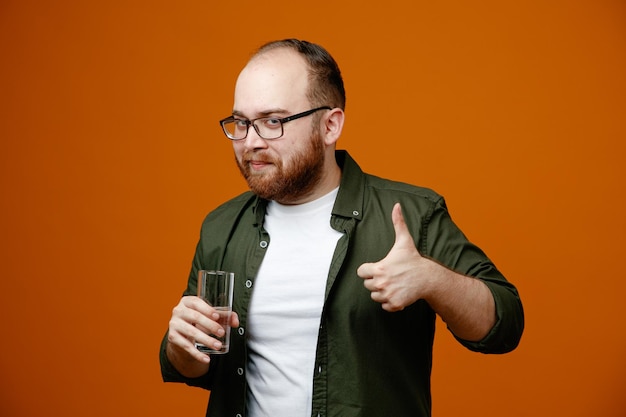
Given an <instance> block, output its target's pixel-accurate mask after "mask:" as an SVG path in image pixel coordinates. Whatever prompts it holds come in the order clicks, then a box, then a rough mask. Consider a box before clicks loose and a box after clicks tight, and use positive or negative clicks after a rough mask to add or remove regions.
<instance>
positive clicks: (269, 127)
mask: <svg viewBox="0 0 626 417" xmlns="http://www.w3.org/2000/svg"><path fill="white" fill-rule="evenodd" d="M320 110H332V108H331V107H328V106H322V107H316V108H314V109H311V110H307V111H304V112H302V113H298V114H294V115H292V116H288V117H283V118H282V119H279V118H276V117H260V118H258V119H252V120H248V119H237V118H235V117H234V116H230V117H227V118H225V119H222V120H220V125H221V126H222V129H223V130H224V134H225V135H226V137H227V138H228V139H230V140H241V139H245V138H246V136H248V130H249V129H250V126H253V127H254V130H256V133H257V134H258V135H259V136H260V137H261V138H262V139H278V138H280V137H281V136H282V135H283V125H284V124H285V123H287V122H290V121H292V120H296V119H299V118H301V117H306V116H309V115H311V114H313V113H315V112H316V111H320Z"/></svg>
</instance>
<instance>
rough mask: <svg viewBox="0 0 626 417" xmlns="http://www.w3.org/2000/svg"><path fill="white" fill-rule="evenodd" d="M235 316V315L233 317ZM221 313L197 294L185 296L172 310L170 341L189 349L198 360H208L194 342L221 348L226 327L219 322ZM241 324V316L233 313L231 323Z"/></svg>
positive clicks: (186, 349)
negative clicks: (221, 339)
mask: <svg viewBox="0 0 626 417" xmlns="http://www.w3.org/2000/svg"><path fill="white" fill-rule="evenodd" d="M233 316H234V317H233ZM218 319H219V314H218V313H217V312H216V311H215V310H214V309H213V308H212V307H211V306H209V305H208V304H207V303H205V302H204V301H203V300H201V299H200V298H198V297H195V296H187V297H183V298H182V299H181V300H180V302H179V303H178V305H177V306H176V307H174V309H173V311H172V318H171V320H170V327H169V342H170V343H172V344H174V345H176V346H178V347H179V348H181V349H183V350H185V351H187V352H188V353H189V354H190V355H192V356H193V357H195V358H197V359H198V360H202V361H206V359H207V356H206V355H205V354H203V353H201V352H199V351H198V350H197V349H196V348H195V345H194V343H195V342H198V343H201V344H203V345H205V346H209V347H211V348H214V349H220V348H221V347H222V344H221V342H220V341H219V340H217V339H215V338H213V337H211V336H209V335H215V336H218V337H221V336H223V335H224V328H223V327H222V326H221V325H220V324H219V323H218V322H217V320H218ZM232 323H236V325H237V326H238V325H239V318H238V317H237V315H236V314H231V325H232Z"/></svg>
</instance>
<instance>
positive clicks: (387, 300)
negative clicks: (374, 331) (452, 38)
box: [357, 203, 440, 311]
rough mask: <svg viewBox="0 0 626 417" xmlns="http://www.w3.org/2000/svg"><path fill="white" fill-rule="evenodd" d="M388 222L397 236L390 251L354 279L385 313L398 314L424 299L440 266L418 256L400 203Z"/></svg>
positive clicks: (369, 264) (364, 266) (364, 267)
mask: <svg viewBox="0 0 626 417" xmlns="http://www.w3.org/2000/svg"><path fill="white" fill-rule="evenodd" d="M391 221H392V222H393V227H394V230H395V232H396V240H395V243H394V245H393V247H392V248H391V250H390V251H389V253H388V254H387V256H385V257H384V258H383V259H381V260H380V261H378V262H374V263H364V264H362V265H361V266H360V267H359V268H358V269H357V275H358V276H359V277H361V278H363V280H364V285H365V288H367V289H368V290H370V291H371V293H372V300H374V301H376V302H378V303H381V304H382V307H383V309H384V310H387V311H399V310H402V309H404V308H405V307H407V306H409V305H411V304H413V303H414V302H415V301H417V300H419V299H421V298H426V293H427V290H428V288H429V285H430V284H431V283H432V280H433V279H434V278H435V277H434V274H436V273H437V270H438V269H439V268H440V266H439V265H438V264H436V263H435V262H433V261H432V260H430V259H427V258H424V257H423V256H422V255H420V253H419V252H418V250H417V248H416V247H415V243H414V241H413V237H412V236H411V233H410V232H409V229H408V227H407V225H406V222H405V221H404V216H403V215H402V208H401V207H400V203H396V205H395V206H394V207H393V211H392V213H391Z"/></svg>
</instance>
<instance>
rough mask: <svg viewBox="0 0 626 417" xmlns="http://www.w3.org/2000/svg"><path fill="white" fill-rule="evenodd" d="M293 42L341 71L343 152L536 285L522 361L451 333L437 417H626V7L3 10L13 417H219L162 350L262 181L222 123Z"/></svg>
mask: <svg viewBox="0 0 626 417" xmlns="http://www.w3.org/2000/svg"><path fill="white" fill-rule="evenodd" d="M284 37H299V38H304V39H308V40H311V41H315V42H318V43H321V44H322V45H324V46H325V47H326V48H327V49H328V50H329V51H330V52H331V53H332V54H333V55H334V56H335V57H336V59H337V60H338V62H339V63H340V66H341V67H342V70H343V74H344V78H345V82H346V88H347V92H348V102H347V126H346V128H345V131H344V135H343V137H342V139H341V140H340V147H341V148H346V149H348V150H350V152H351V153H352V155H353V156H354V157H355V158H356V159H357V161H359V163H360V164H361V166H362V167H363V168H364V169H365V170H366V171H368V172H371V173H374V174H377V175H381V176H385V177H391V178H394V179H399V180H403V181H407V182H411V183H415V184H419V185H424V186H428V187H432V188H434V189H436V190H437V191H438V192H440V193H441V194H443V195H444V196H445V197H446V199H447V201H448V204H449V206H450V208H451V213H452V215H453V218H454V219H455V220H456V221H457V223H459V225H460V226H461V228H462V229H463V230H464V231H465V232H466V234H467V235H468V236H469V237H470V238H471V239H472V240H474V241H475V242H476V243H478V244H479V245H480V246H481V247H483V249H485V250H486V252H487V253H488V254H489V255H490V256H491V257H492V259H493V260H494V261H495V262H496V264H497V265H498V266H499V267H500V269H501V270H502V271H503V272H504V273H505V275H507V277H508V278H509V279H510V280H512V281H513V282H514V283H515V284H516V285H517V286H518V288H519V290H520V292H521V294H522V297H523V301H524V303H525V308H526V318H527V327H526V332H525V335H524V337H523V339H522V343H521V345H520V346H519V348H518V349H517V350H516V351H515V352H513V353H511V354H508V355H504V356H485V355H480V354H476V353H471V352H469V351H466V350H464V349H463V348H462V347H461V346H460V345H458V344H457V343H456V342H455V341H454V340H453V338H452V337H451V335H450V334H449V333H448V332H447V331H445V329H444V326H439V332H438V334H437V337H436V342H435V344H436V346H435V356H434V371H433V400H434V411H433V416H434V417H447V416H450V417H451V416H458V415H463V416H466V417H470V416H481V417H488V416H493V417H496V416H498V417H499V416H555V415H563V416H570V417H588V416H608V417H623V416H624V415H625V414H624V413H626V400H625V399H624V398H626V397H624V387H625V386H626V358H625V353H626V335H625V333H624V331H625V330H626V329H625V326H624V324H623V319H624V313H623V305H624V299H623V298H624V296H623V294H624V291H625V290H626V280H625V273H624V267H623V265H622V261H623V259H624V254H623V251H624V248H625V245H624V243H625V238H624V236H625V233H626V224H625V220H624V216H625V213H626V197H625V192H624V191H625V187H624V173H625V168H624V165H625V163H626V161H625V156H626V152H625V148H626V146H625V145H624V142H625V139H626V123H625V117H624V115H625V114H626V3H624V2H623V1H619V0H614V1H609V0H595V1H580V0H579V1H576V0H562V1H544V0H531V1H524V2H501V1H496V0H488V1H466V2H459V1H452V2H426V1H420V2H413V1H408V0H406V1H402V0H387V1H384V2H371V3H368V2H356V1H355V2H306V3H298V2H294V1H289V2H286V1H283V0H278V1H276V2H271V3H267V4H264V3H263V4H262V5H261V4H260V3H259V2H252V1H245V0H242V1H240V2H235V3H233V2H217V1H184V2H178V3H173V2H170V1H167V2H166V1H161V0H158V1H147V0H146V1H138V0H133V1H112V2H83V1H58V2H47V1H27V0H25V1H17V0H3V1H0V60H1V61H0V63H1V65H0V106H1V107H0V139H1V141H0V163H1V166H0V169H1V174H0V175H1V176H0V191H1V196H2V197H1V203H0V236H1V243H2V247H1V251H0V274H1V278H0V297H1V299H0V309H1V310H0V317H1V318H2V330H1V334H2V347H1V350H0V353H1V354H0V415H3V416H29V417H30V416H40V415H63V416H144V415H145V416H148V415H150V416H170V415H176V416H183V415H189V416H201V415H204V409H205V405H206V399H207V395H208V394H207V392H206V391H202V390H199V389H194V388H189V387H186V386H182V385H177V384H164V383H162V382H161V379H160V373H159V366H158V359H157V354H158V346H159V342H160V339H161V337H162V335H163V333H164V331H165V330H166V328H167V322H168V319H169V317H170V313H171V309H172V307H173V306H174V305H175V304H176V303H177V301H178V298H179V296H180V294H181V293H182V291H183V289H184V287H185V282H186V278H187V274H188V269H189V266H190V262H191V257H192V254H193V250H194V247H195V243H196V239H197V237H198V232H199V226H200V223H201V221H202V219H203V217H204V215H205V214H206V213H207V212H208V211H209V210H210V209H212V208H214V207H215V206H216V205H217V204H219V203H220V202H222V201H224V200H226V199H227V198H229V197H231V196H234V195H236V194H238V193H240V192H241V191H243V190H244V189H245V188H246V187H245V183H244V182H243V180H242V179H241V178H240V176H239V173H238V171H237V170H236V168H235V165H234V162H233V156H232V149H231V145H230V143H229V142H228V141H227V140H226V139H225V138H224V137H223V136H222V133H221V131H220V130H219V126H218V123H217V121H218V120H219V119H220V118H221V117H224V116H226V115H228V114H229V112H230V110H231V106H232V88H233V83H234V81H235V78H236V76H237V73H238V71H239V69H240V68H241V66H242V65H243V64H244V63H245V61H246V59H247V56H248V54H249V53H250V52H251V51H252V50H253V49H254V48H255V47H256V46H258V45H259V44H261V43H263V42H265V41H268V40H272V39H277V38H284ZM440 324H441V323H440Z"/></svg>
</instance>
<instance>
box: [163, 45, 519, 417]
mask: <svg viewBox="0 0 626 417" xmlns="http://www.w3.org/2000/svg"><path fill="white" fill-rule="evenodd" d="M344 107H345V92H344V87H343V81H342V78H341V74H340V71H339V68H338V66H337V64H336V63H335V61H334V60H333V58H332V57H331V56H330V55H329V54H328V53H327V52H326V51H325V50H324V49H323V48H322V47H320V46H318V45H315V44H311V43H308V42H305V41H299V40H294V39H288V40H283V41H277V42H271V43H269V44H266V45H264V46H263V47H261V48H260V49H259V51H257V53H256V54H255V55H254V56H253V57H252V58H251V59H250V61H249V62H248V64H247V65H246V66H245V68H244V69H243V70H242V72H241V73H240V75H239V78H238V80H237V84H236V87H235V102H234V108H233V112H232V116H230V117H228V118H226V119H224V120H222V121H221V124H222V127H223V129H224V133H225V134H226V136H227V137H228V138H229V139H231V140H232V141H233V147H234V151H235V156H236V161H237V164H238V166H239V169H240V170H241V173H242V175H243V176H244V177H245V179H246V180H247V182H248V185H249V187H250V190H251V192H246V193H244V194H242V195H240V196H239V197H236V198H234V199H233V200H231V201H228V202H226V203H225V204H223V205H222V206H220V207H218V208H217V209H216V210H214V211H213V212H212V213H210V214H209V215H208V216H207V218H206V219H205V221H204V223H203V226H202V231H201V236H200V241H199V243H198V246H197V249H196V254H195V257H194V260H193V265H192V270H191V273H190V276H189V280H188V287H187V290H186V291H185V293H184V296H183V297H182V299H181V301H180V303H179V304H178V305H177V306H176V307H175V308H174V310H173V313H172V318H171V320H170V324H169V330H168V333H167V334H166V337H164V339H163V343H162V346H161V368H162V374H163V378H164V380H165V381H177V382H185V383H187V384H189V385H192V386H199V387H203V388H205V389H208V390H211V395H210V399H209V405H208V410H207V416H252V417H257V416H272V417H274V416H289V417H294V416H302V417H304V416H311V415H312V416H372V417H380V416H391V415H393V416H429V415H430V410H431V399H430V371H431V364H432V344H433V337H434V329H435V314H439V315H440V316H441V318H442V319H443V320H444V321H445V322H446V324H447V326H448V328H449V329H450V330H451V332H452V333H453V334H454V336H455V337H456V338H457V339H458V340H459V341H460V343H462V344H463V345H465V346H466V347H468V348H469V349H471V350H475V351H479V352H484V353H504V352H508V351H510V350H512V349H514V348H515V347H516V346H517V344H518V343H519V339H520V337H521V334H522V330H523V312H522V305H521V301H520V299H519V296H518V293H517V290H516V289H515V287H514V286H513V285H511V284H510V283H509V282H507V281H506V280H505V278H504V277H503V276H502V274H501V273H500V272H499V271H498V270H497V269H496V267H495V266H494V265H493V263H492V262H491V261H490V260H489V259H488V258H487V256H486V255H485V254H484V253H483V252H482V251H481V250H480V249H479V248H478V247H476V246H475V245H473V244H472V243H470V242H469V241H468V240H467V239H466V238H465V236H464V235H463V234H462V232H461V231H460V230H459V229H458V228H457V227H456V226H455V224H454V223H453V222H452V220H451V219H450V216H449V214H448V212H447V210H446V206H445V203H444V200H443V198H442V197H440V196H439V195H437V194H435V193H434V192H433V191H431V190H427V189H424V188H420V187H415V186H412V185H408V184H402V183H398V182H393V181H389V180H385V179H381V178H378V177H374V176H371V175H368V174H365V173H363V172H362V171H361V170H360V168H359V167H358V165H357V164H356V162H355V161H354V160H352V158H351V157H350V156H349V155H348V154H347V153H346V152H345V151H336V150H335V145H336V142H337V140H338V139H339V137H340V135H341V131H342V127H343V123H344ZM200 269H223V270H228V271H232V272H234V273H235V277H236V278H235V280H236V283H235V302H234V311H235V312H236V313H237V314H233V316H232V320H231V322H230V325H231V326H232V328H233V331H232V336H231V346H230V352H229V353H227V354H225V355H211V356H209V355H205V354H203V353H201V352H199V351H198V350H197V349H196V348H195V347H194V341H197V342H199V343H202V344H204V345H207V346H213V347H215V348H219V346H220V344H219V342H218V341H217V340H216V339H214V338H213V337H211V336H210V335H221V334H223V332H224V330H223V329H222V327H221V326H220V325H219V324H217V323H216V321H215V320H216V318H217V316H215V315H214V313H215V312H214V311H213V309H212V308H211V307H210V306H208V305H207V304H206V303H204V302H203V301H202V300H200V299H199V298H197V297H195V296H194V294H195V293H196V288H195V287H196V282H197V281H196V280H197V273H198V270H200Z"/></svg>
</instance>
